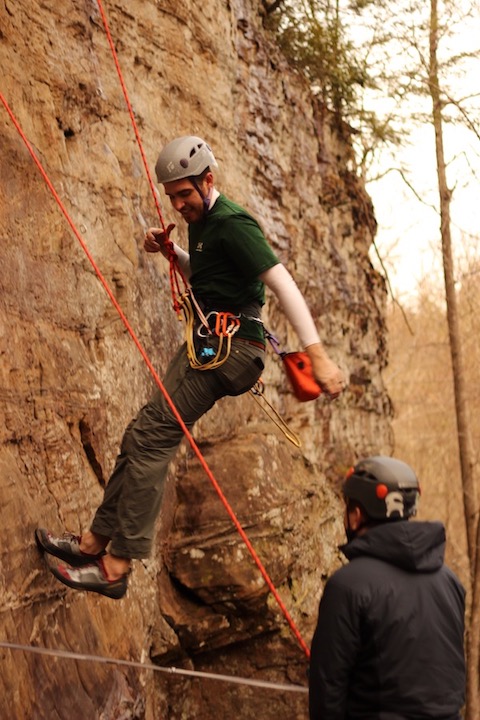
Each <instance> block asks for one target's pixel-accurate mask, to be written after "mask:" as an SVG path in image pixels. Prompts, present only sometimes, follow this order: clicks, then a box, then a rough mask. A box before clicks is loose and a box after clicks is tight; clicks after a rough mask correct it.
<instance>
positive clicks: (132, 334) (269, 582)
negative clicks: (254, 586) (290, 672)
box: [0, 2, 310, 659]
mask: <svg viewBox="0 0 480 720" xmlns="http://www.w3.org/2000/svg"><path fill="white" fill-rule="evenodd" d="M99 5H100V2H99ZM0 101H1V102H2V104H3V106H4V107H5V109H6V111H7V113H8V115H9V117H10V119H11V121H12V123H13V124H14V126H15V128H16V130H17V132H18V133H19V135H20V137H21V138H22V140H23V142H24V144H25V146H26V147H27V149H28V152H29V153H30V155H31V157H32V159H33V161H34V162H35V164H36V166H37V168H38V170H39V171H40V173H41V175H42V177H43V179H44V181H45V183H46V184H47V186H48V188H49V190H50V192H51V193H52V195H53V197H54V198H55V200H56V202H57V204H58V206H59V208H60V210H61V211H62V213H63V215H64V217H65V219H66V220H67V222H68V224H69V225H70V228H71V229H72V231H73V233H74V235H75V237H76V238H77V240H78V242H79V243H80V245H81V247H82V249H83V251H84V253H85V255H86V256H87V258H88V260H89V262H90V264H91V265H92V267H93V269H94V271H95V274H96V275H97V277H98V279H99V280H100V282H101V284H102V285H103V287H104V289H105V292H106V293H107V295H108V297H109V298H110V301H111V302H112V304H113V306H114V307H115V309H116V311H117V312H118V314H119V316H120V318H121V320H122V322H123V324H124V326H125V328H126V329H127V331H128V333H129V335H130V337H131V338H132V340H133V342H134V343H135V346H136V347H137V349H138V351H139V352H140V354H141V356H142V358H143V360H144V361H145V363H146V365H147V367H148V369H149V370H150V373H151V374H152V376H153V378H154V380H155V383H156V384H157V386H158V388H159V389H160V391H161V392H162V393H163V395H164V396H165V399H166V401H167V403H168V405H169V407H170V408H171V410H172V412H173V414H174V416H175V418H176V419H177V421H178V424H179V425H180V427H181V428H182V431H183V433H184V434H185V437H186V438H187V440H188V442H189V443H190V446H191V447H192V449H193V451H194V453H195V455H196V456H197V458H198V460H199V462H200V464H201V465H202V467H203V469H204V470H205V472H206V474H207V477H208V478H209V480H210V482H211V483H212V485H213V487H214V488H215V491H216V492H217V494H218V496H219V498H220V500H221V502H222V504H223V505H224V507H225V509H226V511H227V513H228V515H229V516H230V519H231V520H232V522H233V524H234V526H235V528H236V529H237V531H238V533H239V535H240V537H241V538H242V540H243V542H244V543H245V545H246V547H247V549H248V551H249V552H250V555H251V556H252V558H253V560H254V562H255V564H256V565H257V567H258V569H259V570H260V573H261V575H262V577H263V579H264V580H265V583H266V585H267V586H268V588H269V590H270V592H271V593H272V595H273V597H274V598H275V600H276V602H277V604H278V606H279V608H280V610H281V611H282V613H283V615H284V617H285V619H286V620H287V623H288V625H289V627H290V629H291V630H292V633H293V634H294V635H295V637H296V638H297V641H298V643H299V644H300V646H301V648H302V649H303V651H304V652H305V655H306V656H307V659H308V658H309V657H310V650H309V648H308V646H307V645H306V643H305V641H304V639H303V637H302V635H301V634H300V631H299V630H298V628H297V627H296V625H295V623H294V621H293V618H292V617H291V615H290V613H289V612H288V610H287V608H286V606H285V604H284V602H283V600H282V599H281V597H280V595H279V593H278V591H277V589H276V588H275V586H274V584H273V582H272V580H271V578H270V576H269V574H268V573H267V571H266V569H265V567H264V566H263V564H262V562H261V560H260V558H259V556H258V555H257V552H256V551H255V548H254V547H253V545H252V544H251V542H250V540H249V538H248V536H247V534H246V533H245V531H244V529H243V527H242V526H241V524H240V521H239V520H238V518H237V516H236V515H235V513H234V511H233V509H232V507H231V506H230V504H229V502H228V500H227V498H226V496H225V495H224V493H223V491H222V489H221V488H220V485H219V484H218V482H217V480H216V478H215V477H214V475H213V473H212V471H211V470H210V468H209V466H208V465H207V462H206V460H205V458H204V457H203V455H202V453H201V451H200V449H199V448H198V446H197V444H196V442H195V440H194V438H193V436H192V435H191V433H190V431H189V430H188V428H187V426H186V425H185V423H184V422H183V420H182V417H181V415H180V414H179V412H178V410H177V408H176V407H175V405H174V403H173V401H172V399H171V398H170V396H169V394H168V393H167V391H166V389H165V387H164V385H163V383H162V381H161V379H160V377H159V375H158V374H157V372H156V370H155V368H154V367H153V364H152V362H151V361H150V359H149V357H148V355H147V353H146V351H145V350H144V348H143V346H142V345H141V343H140V341H139V339H138V338H137V336H136V334H135V332H134V330H133V328H132V326H131V325H130V323H129V321H128V319H127V317H126V315H125V313H124V312H123V310H122V308H121V307H120V305H119V304H118V301H117V300H116V298H115V296H114V294H113V292H112V290H111V289H110V287H109V285H108V283H107V281H106V279H105V277H104V276H103V274H102V273H101V271H100V268H99V267H98V265H97V264H96V262H95V260H94V258H93V256H92V254H91V253H90V251H89V249H88V247H87V245H86V243H85V241H84V240H83V238H82V236H81V234H80V232H79V230H78V229H77V227H76V226H75V224H74V222H73V220H72V218H71V217H70V215H69V213H68V211H67V209H66V207H65V205H64V203H63V202H62V200H61V198H60V196H59V195H58V193H57V191H56V190H55V187H54V185H53V183H52V182H51V180H50V178H49V177H48V175H47V173H46V171H45V169H44V168H43V166H42V164H41V162H40V160H39V159H38V157H37V155H36V153H35V151H34V149H33V147H32V145H31V143H30V142H29V140H28V138H27V137H26V135H25V133H24V132H23V130H22V128H21V126H20V124H19V122H18V120H17V118H16V117H15V115H14V113H13V111H12V110H11V108H10V106H9V105H8V103H7V101H6V99H5V97H4V95H3V93H2V92H1V91H0ZM154 194H155V193H154ZM158 210H159V212H160V214H161V211H160V207H159V206H158ZM162 222H163V221H162Z"/></svg>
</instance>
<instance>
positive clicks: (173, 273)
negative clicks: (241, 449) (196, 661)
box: [97, 0, 310, 659]
mask: <svg viewBox="0 0 480 720" xmlns="http://www.w3.org/2000/svg"><path fill="white" fill-rule="evenodd" d="M97 4H98V8H99V10H100V15H101V17H102V22H103V26H104V28H105V34H106V36H107V40H108V44H109V46H110V50H111V52H112V57H113V61H114V63H115V68H116V70H117V74H118V79H119V82H120V85H121V88H122V92H123V95H124V98H125V102H126V104H127V108H128V112H129V115H130V120H131V123H132V127H133V131H134V133H135V138H136V140H137V144H138V147H139V151H140V155H141V157H142V161H143V166H144V168H145V173H146V176H147V179H148V183H149V186H150V190H151V192H152V195H153V199H154V202H155V207H156V209H157V213H158V217H159V219H160V223H161V225H162V229H163V230H164V231H165V229H166V225H165V221H164V219H163V214H162V210H161V207H160V202H159V199H158V192H157V190H156V188H155V185H154V183H153V181H152V176H151V173H150V170H149V168H148V163H147V159H146V155H145V151H144V149H143V143H142V140H141V137H140V132H139V130H138V126H137V122H136V120H135V114H134V112H133V108H132V104H131V102H130V99H129V95H128V91H127V86H126V83H125V80H124V78H123V73H122V70H121V67H120V62H119V60H118V55H117V51H116V49H115V44H114V42H113V38H112V34H111V32H110V27H109V24H108V19H107V15H106V13H105V10H104V7H103V3H102V0H97ZM172 250H173V244H172ZM179 276H180V277H181V279H182V282H183V285H184V287H186V285H187V282H186V279H185V276H184V275H183V273H182V271H181V269H180V267H179V265H178V262H177V259H176V255H175V253H174V252H173V251H172V252H170V284H171V289H172V296H173V298H174V306H175V288H176V289H177V290H178V285H179V281H178V277H179ZM178 294H180V293H178ZM175 309H176V308H175ZM157 384H158V383H157ZM159 387H160V389H161V390H162V392H163V394H164V395H165V397H166V399H167V401H168V403H169V405H170V406H171V407H172V408H173V407H174V406H173V402H172V400H171V398H170V397H169V396H168V393H167V391H166V390H165V388H164V387H163V384H162V383H161V382H160V383H159ZM175 417H177V418H180V415H179V413H178V411H177V410H176V409H175ZM180 421H181V418H180ZM180 425H181V427H182V429H183V431H184V433H185V435H186V437H187V439H188V441H189V443H190V445H191V446H192V448H193V449H194V451H195V453H196V455H197V457H198V458H199V459H200V462H201V464H202V466H203V468H204V470H205V472H206V473H207V476H208V478H209V479H210V481H211V482H212V484H213V487H214V488H215V490H216V492H217V494H218V496H219V498H220V500H221V502H222V503H223V505H224V507H225V509H226V511H227V513H228V514H229V516H230V518H231V520H232V522H233V524H234V525H235V527H236V529H237V531H238V532H239V534H240V537H241V538H242V540H243V542H244V543H245V545H246V546H247V549H248V551H249V552H250V554H251V556H252V558H253V560H254V562H255V564H256V565H257V567H258V569H259V570H260V573H261V574H262V577H263V579H264V580H265V582H266V584H267V586H268V588H269V590H270V592H271V593H272V595H273V597H274V599H275V600H276V602H277V604H278V606H279V608H280V610H281V611H282V613H283V615H284V617H285V619H286V621H287V623H288V625H289V627H290V629H291V630H292V632H293V634H294V635H295V637H296V638H297V641H298V642H299V644H300V647H301V648H302V649H303V651H304V652H305V655H306V656H307V659H309V658H310V650H309V648H308V646H307V644H306V643H305V641H304V639H303V637H302V635H301V634H300V631H299V630H298V628H297V626H296V625H295V622H294V620H293V618H292V617H291V615H290V613H289V612H288V610H287V608H286V606H285V604H284V602H283V600H282V599H281V597H280V595H279V593H278V591H277V589H276V588H275V586H274V584H273V582H272V580H271V578H270V576H269V575H268V573H267V571H266V569H265V567H264V566H263V564H262V562H261V560H260V558H259V556H258V555H257V553H256V551H255V549H254V547H253V546H252V544H251V542H250V540H249V539H248V537H247V535H246V533H245V531H244V530H243V528H242V526H241V524H240V522H239V520H238V518H237V516H236V515H235V513H234V511H233V509H232V507H231V506H230V504H229V503H228V501H227V499H226V497H225V495H224V494H223V491H222V490H221V488H220V486H219V484H218V482H217V480H216V479H215V477H214V476H213V473H212V471H211V470H210V468H209V467H208V465H207V463H206V461H205V459H204V458H203V456H202V454H201V452H200V450H199V449H198V447H197V445H196V443H195V441H194V439H193V437H192V435H191V434H190V432H189V431H188V429H187V427H186V426H185V424H184V423H183V421H181V422H180Z"/></svg>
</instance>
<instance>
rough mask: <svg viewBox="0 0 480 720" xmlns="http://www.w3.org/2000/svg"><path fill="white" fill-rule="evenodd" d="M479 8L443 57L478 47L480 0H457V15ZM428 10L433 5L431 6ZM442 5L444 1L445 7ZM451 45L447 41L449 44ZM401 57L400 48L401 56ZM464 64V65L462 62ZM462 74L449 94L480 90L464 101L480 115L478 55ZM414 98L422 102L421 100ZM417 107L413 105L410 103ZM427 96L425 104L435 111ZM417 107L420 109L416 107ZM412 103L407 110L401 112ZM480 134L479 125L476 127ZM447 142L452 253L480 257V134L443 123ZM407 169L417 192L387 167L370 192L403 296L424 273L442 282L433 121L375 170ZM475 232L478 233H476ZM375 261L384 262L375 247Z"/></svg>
mask: <svg viewBox="0 0 480 720" xmlns="http://www.w3.org/2000/svg"><path fill="white" fill-rule="evenodd" d="M472 5H473V6H474V8H475V12H474V13H473V14H472V16H471V17H469V18H462V20H461V22H458V23H456V24H452V25H450V26H449V32H450V33H451V34H450V35H446V36H445V37H444V38H443V39H442V41H441V42H440V44H439V58H440V59H441V58H442V49H443V50H444V52H445V50H446V55H447V56H449V57H450V56H451V55H452V54H453V53H455V52H462V51H465V50H469V51H473V50H474V49H475V48H479V47H480V3H479V1H478V0H473V1H472V0H457V3H456V6H457V10H458V12H459V16H460V17H461V16H462V13H463V11H464V10H465V9H466V8H467V6H468V7H470V8H471V7H472ZM427 10H428V8H427ZM439 10H440V11H441V10H442V6H441V5H439ZM447 45H448V47H447ZM399 60H401V54H400V55H399ZM457 67H458V66H457ZM463 70H464V72H463V74H461V73H459V72H455V74H454V75H453V74H452V75H451V77H449V80H448V83H449V87H450V88H451V89H450V90H449V92H450V94H451V95H452V96H453V97H455V99H456V100H461V99H463V98H465V97H467V96H470V95H475V94H476V96H475V97H473V98H472V99H470V100H468V101H466V102H465V107H468V106H470V107H476V116H477V117H476V119H477V122H478V119H479V117H480V94H479V93H480V89H479V81H478V78H479V76H480V54H479V53H475V56H474V57H473V58H472V59H470V60H468V61H466V62H465V63H464V65H463ZM416 102H419V103H422V101H421V100H418V101H416ZM389 103H390V104H391V99H390V98H387V97H383V98H378V97H377V98H376V99H374V100H373V103H372V104H371V108H372V109H373V110H375V112H380V114H381V112H382V110H383V109H385V112H388V111H389V110H390V109H391V108H389V107H388V105H389ZM412 107H413V106H412ZM430 107H431V104H430V101H429V100H428V99H427V100H426V101H425V102H424V103H423V106H422V107H421V109H422V110H427V111H428V110H429V108H430ZM416 109H417V110H418V108H416ZM405 111H406V108H403V112H405ZM476 132H477V134H480V126H477V127H476ZM444 146H445V155H446V161H447V163H448V168H447V181H448V185H449V187H450V188H451V189H454V193H453V198H452V204H451V219H452V238H453V242H454V253H455V256H456V257H457V258H458V260H459V263H458V266H459V267H460V265H461V264H462V263H461V258H462V257H463V256H465V255H466V254H467V248H468V252H469V253H470V255H471V254H472V253H474V254H475V256H476V257H477V258H478V257H479V255H480V227H479V225H480V223H479V214H480V213H479V210H480V139H479V137H477V135H476V134H475V132H473V131H472V130H467V129H466V127H465V126H464V125H456V126H453V125H450V124H445V125H444ZM389 168H402V169H403V170H404V171H405V172H406V175H407V178H408V182H409V183H410V184H411V185H412V186H413V188H414V189H415V191H416V193H417V194H418V195H420V197H421V200H419V199H418V198H417V197H416V196H415V192H414V191H413V190H411V189H410V188H409V187H408V185H407V184H406V183H405V182H404V181H403V180H402V178H401V175H400V173H398V172H395V171H393V172H388V174H387V175H386V176H385V177H384V178H383V179H382V180H380V181H377V182H371V183H369V184H368V186H367V190H368V192H369V194H370V196H371V197H372V200H373V202H374V206H375V214H376V218H377V222H378V233H377V238H376V244H377V247H378V249H379V251H380V254H381V255H382V259H383V261H384V264H385V266H386V269H387V271H388V274H389V279H390V282H391V284H392V286H393V288H394V292H395V293H396V294H397V295H398V296H400V297H399V299H400V298H406V297H408V296H410V295H412V294H415V292H416V290H417V288H418V285H419V283H422V281H423V280H424V279H425V278H426V277H429V276H430V277H431V276H434V277H437V278H438V282H439V283H443V274H442V264H441V240H440V219H439V215H438V213H437V212H435V209H434V208H433V207H432V206H435V207H438V186H437V176H436V158H435V138H434V131H433V127H432V126H431V125H430V124H426V125H424V126H422V127H420V128H418V129H416V130H412V134H411V137H410V142H409V144H408V146H406V147H403V148H400V149H396V150H395V156H393V155H392V153H385V154H384V156H383V157H382V158H381V159H380V162H379V166H378V167H377V168H376V170H377V171H380V172H385V171H386V170H388V169H389ZM472 236H473V238H472ZM371 256H372V261H373V262H374V264H375V266H376V267H378V263H377V261H376V257H375V252H374V251H372V253H371Z"/></svg>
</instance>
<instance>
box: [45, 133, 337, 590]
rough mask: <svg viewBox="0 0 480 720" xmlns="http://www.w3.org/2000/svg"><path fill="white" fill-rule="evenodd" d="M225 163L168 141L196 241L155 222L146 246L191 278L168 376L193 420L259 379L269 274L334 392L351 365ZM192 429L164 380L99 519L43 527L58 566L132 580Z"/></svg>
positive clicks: (74, 580)
mask: <svg viewBox="0 0 480 720" xmlns="http://www.w3.org/2000/svg"><path fill="white" fill-rule="evenodd" d="M215 167H217V162H216V160H215V157H214V155H213V153H212V151H211V149H210V147H209V145H208V144H207V143H206V142H205V141H204V140H202V139H201V138H199V137H194V136H185V137H179V138H177V139H175V140H173V141H172V142H170V143H169V144H168V145H166V146H165V147H164V148H163V150H162V151H161V153H160V155H159V157H158V160H157V164H156V174H157V179H158V182H159V183H161V184H162V185H163V187H164V190H165V193H166V195H167V196H168V197H169V198H170V201H171V204H172V206H173V208H174V209H175V210H176V211H177V212H178V213H179V214H180V215H181V216H182V218H183V219H184V220H185V222H186V223H187V224H188V252H186V251H184V250H183V249H181V248H180V247H178V246H177V245H176V244H175V243H172V241H171V240H170V238H169V235H170V233H171V231H172V229H173V228H174V227H175V226H174V225H169V226H168V228H166V230H165V231H163V230H162V229H158V228H151V229H149V230H148V231H147V233H146V236H145V245H144V247H145V250H146V251H147V252H150V253H157V252H161V253H162V254H163V255H164V256H165V257H167V258H170V255H171V253H172V252H174V253H175V255H176V261H177V262H178V265H179V267H180V269H181V271H182V272H183V274H184V276H185V278H186V279H188V281H189V285H190V286H191V294H190V295H189V296H187V297H186V298H185V301H184V302H185V307H184V310H185V314H186V316H188V317H191V323H190V324H189V326H188V328H187V337H186V342H185V343H184V344H183V345H182V346H181V347H180V348H179V349H178V351H177V353H176V354H175V356H174V357H173V359H172V361H171V362H170V364H169V367H168V369H167V372H166V375H165V378H164V380H163V385H164V387H165V389H166V391H167V392H168V395H169V396H170V398H171V399H172V401H173V404H174V406H175V408H176V409H177V410H178V412H179V414H180V416H181V418H182V420H183V422H184V423H185V425H186V427H187V428H188V430H189V431H190V430H191V428H193V425H194V424H195V422H196V421H197V420H198V419H199V418H200V417H202V415H204V413H206V412H207V411H208V410H210V408H212V406H213V405H214V404H215V402H216V401H217V400H219V399H220V398H222V397H224V396H226V395H240V394H242V393H245V392H247V391H248V390H250V389H251V388H252V387H253V386H254V385H255V383H256V382H257V380H258V379H259V377H260V375H261V373H262V371H263V369H264V355H265V333H264V329H263V325H262V322H261V312H262V306H263V304H264V301H265V285H267V286H268V287H269V288H270V289H271V290H272V291H273V292H274V294H275V295H276V296H277V298H278V300H279V302H280V305H281V306H282V308H283V311H284V313H285V315H286V317H287V318H288V320H289V321H290V323H291V324H292V326H293V328H294V329H295V331H296V333H297V335H298V337H299V340H300V342H301V343H302V346H303V347H304V348H305V351H306V353H307V355H308V357H309V359H310V361H311V364H312V371H313V375H314V377H315V379H316V381H317V383H318V385H319V386H320V387H321V389H322V390H323V392H324V393H325V394H326V395H327V396H328V397H330V398H336V397H338V396H339V395H340V393H341V392H342V391H343V389H344V388H345V378H344V374H343V372H342V371H341V370H340V369H339V368H338V367H337V365H336V364H335V363H334V362H333V361H332V360H331V359H330V358H329V356H328V355H327V353H326V351H325V349H324V348H323V346H322V344H321V342H320V338H319V335H318V332H317V330H316V327H315V323H314V321H313V319H312V316H311V314H310V312H309V310H308V308H307V305H306V302H305V300H304V298H303V295H302V294H301V293H300V290H299V289H298V287H297V285H296V284H295V282H294V280H293V278H292V276H291V275H290V273H289V272H288V271H287V269H286V268H285V267H284V266H283V265H282V263H281V262H280V261H279V259H278V258H277V256H276V255H275V253H274V252H273V250H272V249H271V247H270V246H269V244H268V243H267V241H266V239H265V236H264V234H263V232H262V230H261V228H260V226H259V224H258V223H257V221H256V220H255V219H254V218H253V217H252V216H251V215H249V213H247V212H246V211H245V210H244V209H243V208H241V207H239V206H238V205H236V204H235V203H233V202H232V201H231V200H229V199H227V198H226V197H225V196H224V195H222V194H220V193H219V192H218V190H216V188H215V186H214V176H213V172H212V168H215ZM182 437H183V430H182V428H181V426H180V425H179V423H178V421H177V419H176V418H175V416H174V414H173V412H172V410H171V408H170V406H169V405H168V403H167V401H166V400H165V397H164V395H163V393H162V392H161V391H160V390H157V391H156V392H155V394H154V395H153V397H152V398H151V399H150V401H149V402H148V403H147V404H146V405H145V406H144V407H143V408H142V409H141V410H140V412H139V414H138V415H137V417H136V418H135V419H134V420H132V422H131V423H130V424H129V425H128V427H127V429H126V431H125V434H124V437H123V440H122V444H121V448H120V453H119V455H118V457H117V460H116V464H115V468H114V470H113V473H112V475H111V477H110V480H109V482H108V484H107V487H106V489H105V495H104V499H103V502H102V503H101V505H100V506H99V508H98V509H97V511H96V513H95V516H94V518H93V522H92V524H91V527H90V529H89V530H87V531H86V532H84V533H83V534H82V535H81V536H78V535H74V534H72V533H69V532H66V533H64V534H62V535H60V536H58V535H56V534H55V533H53V532H50V531H49V530H46V529H43V528H40V529H37V530H36V540H37V543H38V545H39V547H40V548H41V549H42V550H44V551H46V552H47V553H50V554H52V555H55V556H57V557H59V558H61V559H62V560H64V561H66V562H67V563H68V567H67V566H64V565H60V566H58V567H52V568H51V571H52V572H53V574H54V575H55V577H57V578H58V580H60V581H61V582H63V583H64V584H65V585H68V586H69V587H72V588H75V589H78V590H90V591H92V592H97V593H101V594H102V595H106V596H108V597H111V598H121V597H123V596H124V595H125V593H126V591H127V578H128V574H129V571H130V566H131V562H132V560H133V559H141V558H146V557H148V556H149V554H150V551H151V547H152V541H153V536H154V525H155V521H156V518H157V516H158V513H159V511H160V505H161V500H162V494H163V488H164V482H165V476H166V473H167V470H168V465H169V462H170V460H171V459H172V458H173V456H174V454H175V452H176V450H177V448H178V445H179V443H180V441H181V439H182Z"/></svg>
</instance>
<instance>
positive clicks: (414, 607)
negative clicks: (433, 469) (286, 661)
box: [309, 456, 465, 720]
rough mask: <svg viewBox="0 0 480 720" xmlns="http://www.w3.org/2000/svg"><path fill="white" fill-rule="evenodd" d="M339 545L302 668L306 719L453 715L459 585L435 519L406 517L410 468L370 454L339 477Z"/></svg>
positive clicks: (458, 704)
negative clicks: (339, 560) (338, 563)
mask: <svg viewBox="0 0 480 720" xmlns="http://www.w3.org/2000/svg"><path fill="white" fill-rule="evenodd" d="M343 495H344V499H345V515H344V522H345V529H346V533H347V539H348V542H347V544H346V545H343V546H342V548H341V549H342V551H343V553H344V554H345V556H346V557H347V558H348V560H349V561H350V562H349V563H348V564H347V565H344V566H343V567H342V568H340V569H339V570H337V571H336V572H335V573H334V574H333V575H332V577H331V578H330V579H329V580H328V581H327V583H326V585H325V590H324V592H323V596H322V599H321V601H320V609H319V614H318V622H317V627H316V630H315V633H314V637H313V641H312V648H311V658H310V673H309V685H310V687H309V701H310V720H367V718H368V720H429V719H431V720H460V711H461V709H462V706H463V704H464V702H465V658H464V615H465V591H464V589H463V587H462V585H461V583H460V581H459V580H458V578H457V577H456V575H454V573H453V572H452V571H451V570H450V569H449V568H448V567H447V566H446V565H445V564H444V553H445V528H444V526H443V525H442V524H441V523H440V522H419V521H417V522H409V520H410V518H411V517H413V516H414V515H415V513H416V509H417V501H418V498H419V495H420V488H419V483H418V479H417V477H416V475H415V473H414V471H413V470H412V468H411V467H410V466H409V465H407V464H406V463H404V462H401V461H400V460H396V459H394V458H389V457H384V456H376V457H369V458H366V459H365V460H361V461H360V462H358V463H357V464H356V465H355V467H354V468H352V469H351V470H350V472H349V473H347V477H346V479H345V482H344V485H343Z"/></svg>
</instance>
